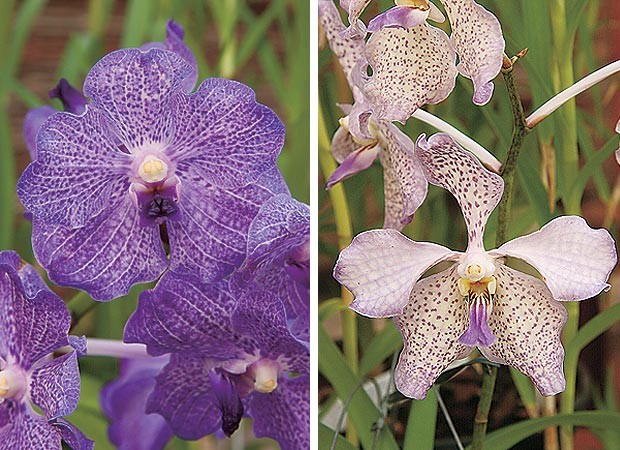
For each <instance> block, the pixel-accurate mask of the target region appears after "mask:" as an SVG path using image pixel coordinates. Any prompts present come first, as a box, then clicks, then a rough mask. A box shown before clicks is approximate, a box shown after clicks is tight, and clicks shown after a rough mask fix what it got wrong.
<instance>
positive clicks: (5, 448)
mask: <svg viewBox="0 0 620 450" xmlns="http://www.w3.org/2000/svg"><path fill="white" fill-rule="evenodd" d="M3 415H4V416H5V417H4V418H5V419H6V423H2V422H0V450H30V449H37V450H39V449H40V450H59V449H61V448H62V447H61V443H60V439H61V435H60V433H58V430H57V429H56V428H55V427H54V426H52V425H50V424H49V423H48V422H47V419H46V418H45V417H43V416H41V415H39V414H37V413H35V412H34V411H32V410H31V409H30V406H28V405H27V404H25V403H13V402H3V403H1V404H0V420H2V418H3Z"/></svg>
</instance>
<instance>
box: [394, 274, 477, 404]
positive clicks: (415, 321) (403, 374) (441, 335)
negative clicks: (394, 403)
mask: <svg viewBox="0 0 620 450" xmlns="http://www.w3.org/2000/svg"><path fill="white" fill-rule="evenodd" d="M457 283H458V275H457V274H456V267H451V268H450V269H447V270H444V271H443V272H440V273H438V274H436V275H432V276H430V277H428V278H424V279H422V280H420V281H419V282H418V283H416V285H415V286H414V287H413V290H412V291H411V296H410V297H409V303H407V305H406V306H405V308H404V309H403V311H402V313H401V314H400V315H398V316H396V317H395V318H394V322H395V323H396V326H397V327H398V329H399V330H400V333H401V335H402V337H403V342H404V344H405V346H404V348H403V351H402V352H401V354H400V357H399V359H398V366H396V372H395V373H394V383H395V384H396V388H397V389H398V390H399V391H400V392H402V393H403V394H404V395H406V396H407V397H412V398H415V399H418V400H421V399H423V398H424V397H426V393H427V392H428V390H429V389H430V388H431V386H432V385H433V383H434V382H435V380H436V379H437V377H438V376H439V375H440V374H441V372H443V371H444V370H445V369H446V368H447V367H448V365H450V363H452V362H453V361H455V360H456V359H459V358H463V357H464V356H466V355H467V354H468V353H470V352H471V350H472V347H468V346H465V345H463V344H461V343H460V342H459V337H460V336H461V335H462V334H463V333H464V332H465V330H466V329H467V324H468V322H469V318H468V316H469V310H468V307H467V302H465V300H464V298H463V297H462V296H461V295H460V293H459V290H458V286H457Z"/></svg>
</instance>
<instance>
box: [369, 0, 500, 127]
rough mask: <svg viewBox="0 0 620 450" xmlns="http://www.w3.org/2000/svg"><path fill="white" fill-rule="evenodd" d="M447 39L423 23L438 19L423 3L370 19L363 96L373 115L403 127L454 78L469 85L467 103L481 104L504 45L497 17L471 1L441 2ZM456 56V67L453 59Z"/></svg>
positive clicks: (401, 1)
mask: <svg viewBox="0 0 620 450" xmlns="http://www.w3.org/2000/svg"><path fill="white" fill-rule="evenodd" d="M442 4H443V6H444V7H445V9H446V12H447V14H448V18H449V21H450V26H451V34H450V37H448V36H447V35H446V33H444V32H443V31H442V30H440V29H439V28H435V27H433V26H431V25H429V24H428V22H427V19H430V20H432V21H436V22H443V21H444V16H443V14H442V13H441V12H440V10H439V9H438V8H437V7H436V6H435V5H434V4H433V3H432V2H431V1H429V0H396V6H395V7H393V8H391V9H389V10H387V11H385V12H384V13H382V14H380V15H378V16H377V17H375V18H374V19H372V20H371V21H370V22H369V24H368V31H369V32H371V33H373V34H372V36H371V38H370V39H369V40H368V42H367V43H366V47H365V56H366V59H367V61H368V64H369V65H370V67H371V69H372V75H371V76H369V77H368V78H367V80H366V83H365V85H364V86H363V91H364V93H365V95H366V96H367V98H368V99H369V101H370V102H371V103H372V104H373V106H374V108H373V112H374V113H375V114H377V115H378V116H379V117H380V118H382V119H385V120H397V121H399V122H403V123H404V122H405V121H406V120H407V119H408V118H409V117H410V116H411V115H412V114H413V112H414V111H415V110H416V109H417V108H419V107H420V106H422V105H425V104H436V103H439V102H441V101H443V100H444V99H445V98H447V97H448V95H450V93H451V92H452V89H454V85H455V81H456V76H457V73H460V74H461V75H463V76H465V77H467V78H470V79H471V80H472V82H473V84H474V95H473V102H474V104H476V105H479V106H481V105H485V104H486V103H487V102H488V101H489V100H490V99H491V96H492V95H493V82H492V80H493V79H494V78H495V77H496V76H497V75H498V73H499V71H500V70H501V66H502V57H503V54H504V47H505V42H504V38H503V36H502V30H501V25H500V23H499V21H498V20H497V18H496V17H495V16H494V15H493V14H492V13H491V12H489V11H488V10H486V9H485V8H483V7H482V6H480V5H479V4H478V3H476V2H475V1H473V0H443V1H442ZM457 55H458V61H459V62H458V65H457V64H456V57H457Z"/></svg>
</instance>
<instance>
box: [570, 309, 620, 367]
mask: <svg viewBox="0 0 620 450" xmlns="http://www.w3.org/2000/svg"><path fill="white" fill-rule="evenodd" d="M619 320H620V303H616V304H615V305H613V306H611V307H610V308H608V309H606V310H605V311H603V312H600V313H598V314H597V315H596V316H594V317H593V318H592V319H590V320H589V321H588V323H586V324H585V325H584V326H583V327H581V328H580V329H579V331H578V332H577V334H576V335H575V337H574V338H573V339H572V340H571V341H570V342H569V343H568V345H566V355H567V357H568V356H569V355H573V354H579V352H581V350H582V349H583V348H584V347H585V346H586V345H588V344H589V343H590V342H592V341H593V340H594V339H596V338H597V337H599V336H600V335H601V334H603V333H604V332H605V331H607V329H609V328H610V327H611V326H612V325H614V324H615V323H617V322H618V321H619Z"/></svg>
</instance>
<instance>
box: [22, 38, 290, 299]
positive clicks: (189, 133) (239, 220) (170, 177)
mask: <svg viewBox="0 0 620 450" xmlns="http://www.w3.org/2000/svg"><path fill="white" fill-rule="evenodd" d="M195 73H196V68H195V67H193V66H192V65H191V64H189V63H188V62H187V61H186V60H185V59H184V58H183V57H182V56H179V55H178V54H177V53H173V52H170V51H167V50H161V49H159V48H150V49H149V50H147V51H142V50H139V49H125V50H118V51H116V52H113V53H111V54H109V55H107V56H105V57H104V58H102V59H101V60H100V61H99V62H98V63H97V64H96V65H95V66H94V67H93V68H92V69H91V71H90V72H89V74H88V76H87V78H86V81H85V84H84V93H85V94H86V96H87V97H89V98H90V103H89V104H88V105H87V106H86V110H85V111H84V113H83V114H81V115H77V116H76V115H74V114H70V113H63V112H60V113H57V114H53V115H52V116H50V117H49V118H48V119H47V120H46V122H45V123H44V124H43V125H42V126H41V129H40V131H39V133H38V138H37V139H38V140H37V150H38V157H37V159H36V160H35V161H34V162H32V163H31V164H30V166H28V168H27V169H26V171H25V172H24V173H23V174H22V177H21V178H20V180H19V183H18V189H17V190H18V196H19V197H20V200H21V201H22V203H23V204H24V206H25V207H26V209H27V210H28V211H29V212H31V213H32V215H33V249H34V251H35V255H36V257H37V259H38V260H39V262H40V263H41V265H42V266H43V267H44V268H45V269H46V270H47V271H48V273H49V276H50V279H52V280H53V281H54V282H56V283H58V284H61V285H67V286H72V287H78V288H81V289H84V290H86V291H87V292H88V293H89V294H90V295H91V296H92V297H93V298H95V299H97V300H103V301H107V300H110V299H113V298H116V297H118V296H120V295H123V294H125V293H127V292H128V290H129V288H130V287H131V286H132V285H133V284H135V283H140V282H145V281H151V280H154V279H156V278H157V277H159V276H160V275H161V273H162V272H163V271H164V270H165V269H166V268H167V267H168V266H170V268H172V269H175V270H177V271H193V272H197V273H199V274H200V276H201V277H202V278H204V279H206V280H215V279H218V278H221V277H223V276H225V275H227V274H228V273H230V272H232V270H233V269H234V268H235V267H237V266H239V265H240V263H241V262H242V261H243V258H244V256H245V240H246V233H247V228H248V226H249V224H250V222H251V220H252V218H253V217H254V215H255V214H256V212H257V211H258V208H259V207H260V204H262V203H263V202H264V201H265V200H266V199H267V198H269V197H271V195H273V194H275V193H283V192H287V189H286V187H285V185H284V184H283V183H282V180H281V177H280V176H279V175H277V174H276V173H275V172H276V170H277V169H276V166H275V159H276V157H277V154H278V152H279V151H280V149H281V147H282V144H283V140H284V127H283V125H282V122H281V121H280V120H279V119H278V117H277V116H276V115H275V113H273V112H272V111H271V110H270V109H269V108H267V107H265V106H263V105H260V104H258V103H257V102H256V101H255V97H254V92H253V91H252V90H251V89H250V88H248V87H247V86H245V85H243V84H240V83H237V82H234V81H230V80H223V79H207V80H205V81H204V82H203V83H202V84H201V86H200V87H199V88H198V90H197V91H196V92H195V93H193V94H188V93H187V91H188V90H189V89H191V86H193V81H192V80H193V79H194V77H195ZM162 236H163V240H162ZM168 244H169V255H170V259H168V255H167V252H166V251H165V248H164V245H168Z"/></svg>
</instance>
